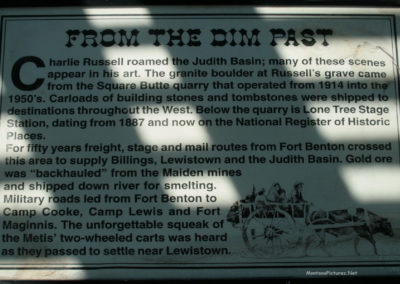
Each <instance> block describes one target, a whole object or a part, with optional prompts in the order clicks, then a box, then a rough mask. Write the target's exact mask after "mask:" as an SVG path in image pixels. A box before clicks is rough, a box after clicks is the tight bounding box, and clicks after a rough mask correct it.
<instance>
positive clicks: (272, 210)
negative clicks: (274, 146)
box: [227, 183, 393, 257]
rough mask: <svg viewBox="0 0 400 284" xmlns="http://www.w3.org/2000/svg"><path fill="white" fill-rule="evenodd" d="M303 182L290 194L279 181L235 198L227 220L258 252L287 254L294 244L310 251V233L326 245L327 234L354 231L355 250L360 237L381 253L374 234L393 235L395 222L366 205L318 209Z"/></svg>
mask: <svg viewBox="0 0 400 284" xmlns="http://www.w3.org/2000/svg"><path fill="white" fill-rule="evenodd" d="M302 187H303V183H298V184H296V185H295V188H294V191H293V193H292V194H291V196H290V197H289V198H287V197H286V192H285V191H284V189H282V188H281V187H280V185H279V184H278V183H275V184H274V185H273V186H272V187H271V188H270V190H268V191H266V190H265V189H262V190H260V191H258V192H257V191H256V189H255V188H254V186H253V192H252V194H251V195H248V196H246V198H245V199H242V200H239V201H237V202H235V203H234V204H233V205H232V206H231V208H230V211H229V213H228V215H227V220H228V221H229V222H231V223H232V225H233V226H234V227H236V228H240V229H241V231H242V238H243V241H244V243H245V245H246V247H247V248H248V250H250V251H251V252H252V253H253V254H255V255H257V256H270V257H277V256H284V255H285V253H286V252H287V251H289V250H290V249H292V248H296V247H299V246H303V249H304V252H305V253H306V251H307V247H308V245H309V243H308V237H310V236H313V237H317V239H319V241H320V246H321V248H322V249H323V250H324V251H325V252H327V254H328V255H330V254H329V252H328V251H327V250H326V248H325V234H330V235H333V236H335V237H337V236H339V235H342V234H350V233H352V234H353V235H354V236H355V237H354V249H355V253H356V254H357V255H359V252H358V249H357V246H358V242H359V240H360V238H364V239H366V240H368V241H369V242H370V243H371V244H372V246H373V251H374V253H375V254H378V252H377V249H376V245H375V240H374V238H373V235H374V234H376V233H383V234H384V235H387V236H390V237H392V236H393V230H392V226H391V223H390V222H389V221H388V220H387V219H386V218H382V217H380V216H378V215H376V214H375V213H372V212H370V211H368V210H366V209H363V208H355V209H341V210H333V211H324V210H318V209H316V208H315V206H314V205H313V204H312V203H309V202H307V201H305V200H304V199H303V196H302Z"/></svg>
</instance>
